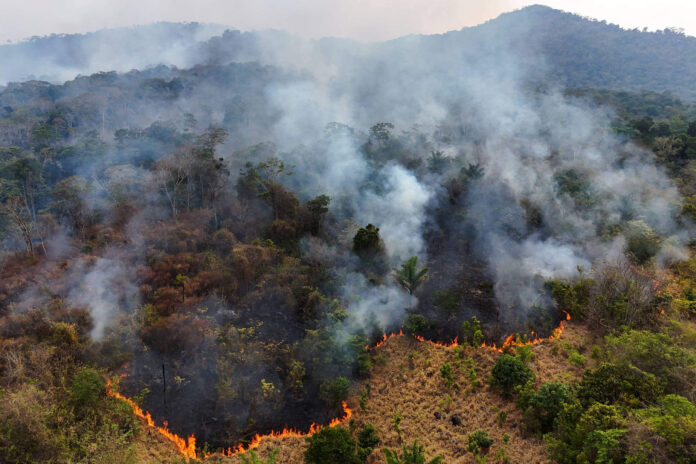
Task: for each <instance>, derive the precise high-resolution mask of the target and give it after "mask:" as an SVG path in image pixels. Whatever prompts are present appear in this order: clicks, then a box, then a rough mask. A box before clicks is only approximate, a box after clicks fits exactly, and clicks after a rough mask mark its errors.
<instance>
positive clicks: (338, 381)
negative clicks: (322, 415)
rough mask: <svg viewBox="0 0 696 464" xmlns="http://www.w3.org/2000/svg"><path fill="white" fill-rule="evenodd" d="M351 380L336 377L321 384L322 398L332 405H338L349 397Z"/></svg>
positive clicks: (328, 404)
mask: <svg viewBox="0 0 696 464" xmlns="http://www.w3.org/2000/svg"><path fill="white" fill-rule="evenodd" d="M349 390H350V381H349V380H348V379H347V378H345V377H336V378H335V379H333V380H330V381H326V382H324V383H322V384H321V391H320V396H321V399H322V400H323V401H324V402H325V403H326V404H327V406H330V407H338V406H340V404H341V402H343V401H345V400H346V399H347V398H348V391H349Z"/></svg>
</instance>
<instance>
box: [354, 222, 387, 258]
mask: <svg viewBox="0 0 696 464" xmlns="http://www.w3.org/2000/svg"><path fill="white" fill-rule="evenodd" d="M382 246H383V245H382V239H381V237H380V236H379V228H377V227H375V226H373V225H372V224H368V225H367V226H366V227H361V228H360V229H358V231H357V232H356V234H355V236H354V237H353V251H354V252H355V253H357V254H358V255H364V254H367V253H371V252H378V251H380V250H381V249H382Z"/></svg>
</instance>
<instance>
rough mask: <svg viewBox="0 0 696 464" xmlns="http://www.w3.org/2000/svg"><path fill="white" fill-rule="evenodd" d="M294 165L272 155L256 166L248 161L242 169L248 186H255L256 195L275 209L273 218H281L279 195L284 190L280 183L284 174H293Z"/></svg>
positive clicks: (243, 177)
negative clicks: (244, 168) (288, 164)
mask: <svg viewBox="0 0 696 464" xmlns="http://www.w3.org/2000/svg"><path fill="white" fill-rule="evenodd" d="M293 167H294V166H286V165H285V162H284V161H283V160H281V159H280V158H277V157H275V156H272V157H270V158H268V159H267V160H266V161H262V162H260V163H259V164H257V165H256V166H253V165H252V164H251V163H248V164H247V166H246V170H242V172H241V177H242V180H243V182H244V184H245V185H246V186H247V187H248V188H255V190H256V196H257V197H259V198H261V199H265V200H267V201H268V202H269V203H270V204H271V208H272V210H273V219H274V220H277V219H278V218H279V208H278V206H279V205H278V199H279V198H278V197H279V196H280V195H281V192H282V191H283V190H284V189H283V187H282V186H281V185H280V183H279V179H280V178H281V177H282V176H290V175H292V171H291V169H292V168H293Z"/></svg>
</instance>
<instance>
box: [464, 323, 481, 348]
mask: <svg viewBox="0 0 696 464" xmlns="http://www.w3.org/2000/svg"><path fill="white" fill-rule="evenodd" d="M462 342H464V343H467V344H469V345H471V346H481V345H482V344H483V331H482V330H481V322H479V320H478V319H477V318H476V316H472V318H471V321H464V322H463V323H462Z"/></svg>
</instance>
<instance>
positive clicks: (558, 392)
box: [520, 382, 571, 433]
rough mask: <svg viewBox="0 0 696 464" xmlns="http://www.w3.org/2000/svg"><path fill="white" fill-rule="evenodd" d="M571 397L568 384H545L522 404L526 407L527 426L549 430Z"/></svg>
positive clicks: (530, 428)
mask: <svg viewBox="0 0 696 464" xmlns="http://www.w3.org/2000/svg"><path fill="white" fill-rule="evenodd" d="M570 398H571V391H570V388H568V386H567V385H565V384H563V383H560V382H547V383H545V384H543V385H542V386H541V387H540V388H539V390H538V391H537V392H535V393H533V394H532V395H531V396H530V397H529V398H528V399H527V401H525V403H526V404H524V405H520V406H521V407H522V408H523V409H524V422H525V427H526V428H527V429H528V430H530V431H534V432H541V433H546V432H549V431H550V430H551V428H552V426H553V422H554V421H555V420H556V417H557V416H558V414H559V413H560V412H561V410H562V408H563V404H564V403H566V402H568V401H569V400H570Z"/></svg>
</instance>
